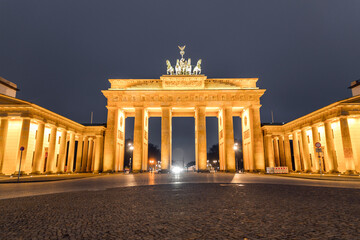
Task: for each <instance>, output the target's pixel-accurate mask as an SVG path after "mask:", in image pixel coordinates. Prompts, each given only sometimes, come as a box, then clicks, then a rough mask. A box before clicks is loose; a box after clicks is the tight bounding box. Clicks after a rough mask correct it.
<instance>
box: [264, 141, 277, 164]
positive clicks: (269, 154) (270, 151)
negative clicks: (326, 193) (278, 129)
mask: <svg viewBox="0 0 360 240" xmlns="http://www.w3.org/2000/svg"><path fill="white" fill-rule="evenodd" d="M265 153H266V158H267V162H268V166H269V167H275V158H274V147H273V140H272V136H271V135H270V134H268V135H265Z"/></svg>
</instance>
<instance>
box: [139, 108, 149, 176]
mask: <svg viewBox="0 0 360 240" xmlns="http://www.w3.org/2000/svg"><path fill="white" fill-rule="evenodd" d="M143 126H144V127H143V138H142V139H143V144H142V145H143V157H142V164H141V166H142V170H143V171H147V170H148V160H149V159H148V136H149V115H148V111H147V110H146V109H145V110H144V121H143Z"/></svg>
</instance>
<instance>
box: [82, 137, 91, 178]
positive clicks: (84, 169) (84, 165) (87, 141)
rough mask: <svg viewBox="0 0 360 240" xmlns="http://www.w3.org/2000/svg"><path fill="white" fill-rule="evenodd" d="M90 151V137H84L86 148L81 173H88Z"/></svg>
mask: <svg viewBox="0 0 360 240" xmlns="http://www.w3.org/2000/svg"><path fill="white" fill-rule="evenodd" d="M88 149H89V137H84V146H83V154H82V161H81V172H86V164H87V159H88Z"/></svg>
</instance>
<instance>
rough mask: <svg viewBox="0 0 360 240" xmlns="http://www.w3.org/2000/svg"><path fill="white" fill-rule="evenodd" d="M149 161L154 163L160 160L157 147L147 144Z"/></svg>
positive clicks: (159, 152)
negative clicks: (152, 160) (151, 160)
mask: <svg viewBox="0 0 360 240" xmlns="http://www.w3.org/2000/svg"><path fill="white" fill-rule="evenodd" d="M148 148H149V151H148V153H149V155H148V156H149V159H154V160H155V161H156V162H157V161H160V160H161V151H160V149H159V147H158V146H157V145H155V144H152V143H149V145H148Z"/></svg>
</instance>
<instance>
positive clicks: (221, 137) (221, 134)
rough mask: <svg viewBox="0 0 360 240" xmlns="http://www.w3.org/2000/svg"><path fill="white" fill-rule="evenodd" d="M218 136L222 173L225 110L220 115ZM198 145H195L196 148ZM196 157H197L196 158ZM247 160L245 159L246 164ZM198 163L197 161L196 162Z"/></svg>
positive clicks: (222, 169)
mask: <svg viewBox="0 0 360 240" xmlns="http://www.w3.org/2000/svg"><path fill="white" fill-rule="evenodd" d="M218 130H219V133H218V136H219V167H220V171H225V170H226V166H225V140H224V135H225V134H224V109H221V110H220V111H219V114H218ZM196 147H197V145H195V148H196ZM243 151H244V156H245V153H246V149H245V148H244V150H243ZM195 157H196V156H195ZM245 161H246V158H245V157H244V162H245ZM196 162H197V161H196Z"/></svg>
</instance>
